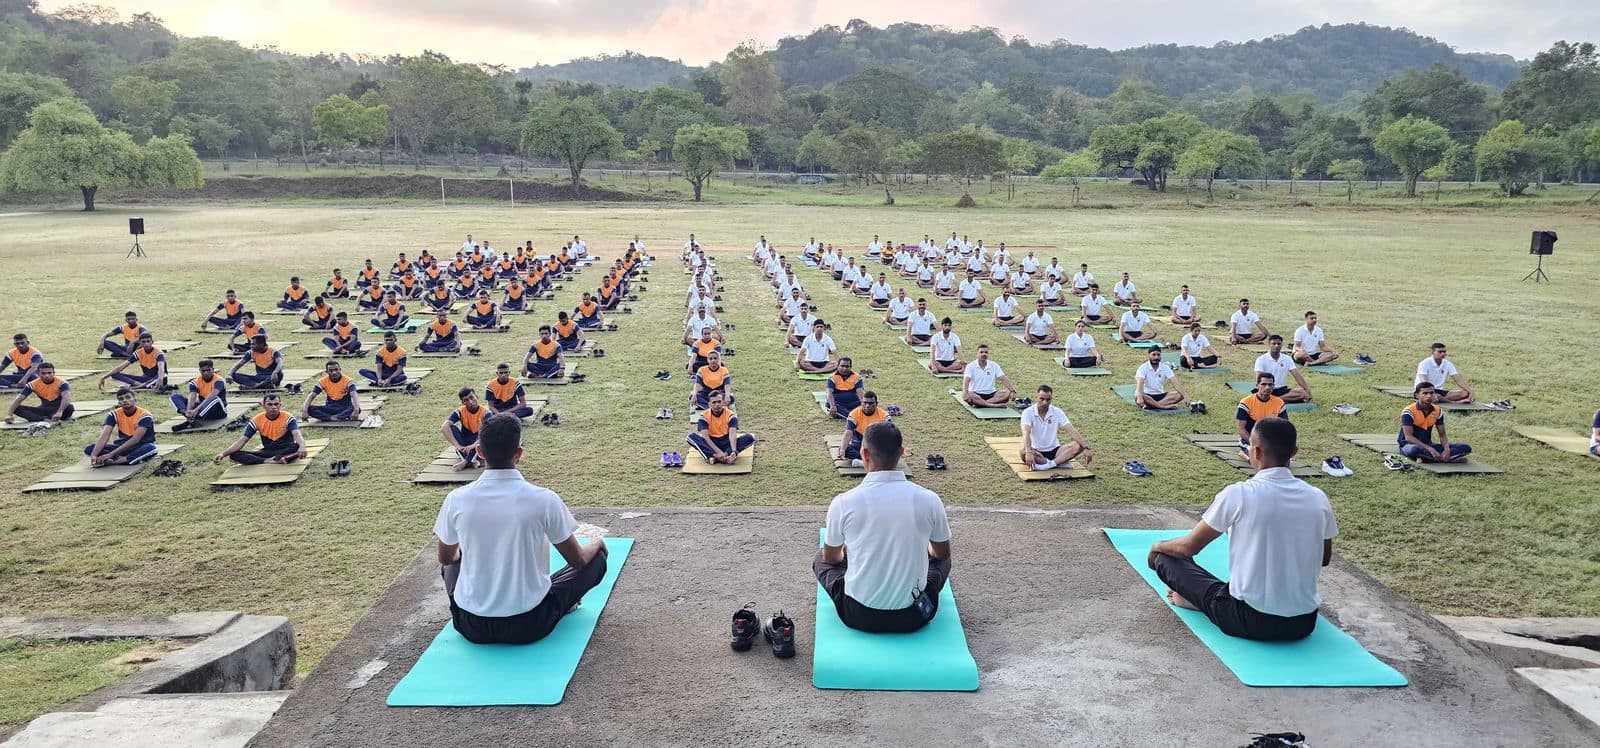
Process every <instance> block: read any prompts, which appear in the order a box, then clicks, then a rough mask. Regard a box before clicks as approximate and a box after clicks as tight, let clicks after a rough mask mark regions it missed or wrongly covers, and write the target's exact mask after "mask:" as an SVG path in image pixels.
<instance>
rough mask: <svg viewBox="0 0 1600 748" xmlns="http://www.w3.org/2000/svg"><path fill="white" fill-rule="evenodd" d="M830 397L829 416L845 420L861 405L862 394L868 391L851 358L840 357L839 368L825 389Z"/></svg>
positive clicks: (829, 378) (829, 379)
mask: <svg viewBox="0 0 1600 748" xmlns="http://www.w3.org/2000/svg"><path fill="white" fill-rule="evenodd" d="M825 389H826V390H827V396H828V415H830V416H833V417H834V418H844V417H845V416H847V415H849V414H850V411H852V410H855V408H856V406H858V405H860V404H861V393H863V392H865V391H866V384H865V383H864V382H863V381H862V376H861V374H860V373H859V372H856V371H855V370H854V363H853V362H852V361H851V360H850V357H849V356H841V357H839V368H838V369H836V370H835V371H834V372H833V376H830V377H828V384H827V386H826V387H825Z"/></svg>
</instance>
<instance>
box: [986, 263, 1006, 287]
mask: <svg viewBox="0 0 1600 748" xmlns="http://www.w3.org/2000/svg"><path fill="white" fill-rule="evenodd" d="M1010 281H1011V268H1010V267H1009V266H1007V265H1006V264H1005V263H1003V262H1001V261H999V260H995V261H994V262H991V263H989V285H991V286H1004V285H1007V284H1008V283H1010Z"/></svg>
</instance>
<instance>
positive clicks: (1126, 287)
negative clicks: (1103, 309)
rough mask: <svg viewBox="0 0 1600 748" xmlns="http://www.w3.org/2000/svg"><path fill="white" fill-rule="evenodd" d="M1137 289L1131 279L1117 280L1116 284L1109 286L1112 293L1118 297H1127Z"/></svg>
mask: <svg viewBox="0 0 1600 748" xmlns="http://www.w3.org/2000/svg"><path fill="white" fill-rule="evenodd" d="M1137 290H1138V289H1137V288H1135V287H1134V285H1133V282H1132V281H1117V285H1115V286H1112V287H1111V291H1112V293H1115V294H1116V295H1117V298H1119V299H1126V298H1129V297H1131V296H1133V293H1134V292H1135V291H1137Z"/></svg>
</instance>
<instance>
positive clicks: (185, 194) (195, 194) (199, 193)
mask: <svg viewBox="0 0 1600 748" xmlns="http://www.w3.org/2000/svg"><path fill="white" fill-rule="evenodd" d="M513 183H514V185H515V188H516V198H517V202H523V201H527V202H557V201H571V200H595V201H606V202H636V201H644V200H658V199H659V198H654V197H650V196H645V195H638V194H634V193H631V192H618V191H616V190H603V189H595V188H592V187H584V188H583V190H582V191H581V192H578V193H574V192H573V191H572V189H571V188H570V187H567V186H565V185H553V184H550V183H548V182H532V181H524V180H520V179H518V180H513ZM509 192H510V190H508V189H507V188H506V183H505V182H502V181H462V182H450V183H449V186H448V197H450V198H487V199H493V200H505V199H507V197H508V193H509ZM275 197H298V198H313V199H346V200H359V199H363V198H368V199H371V198H389V199H395V198H399V199H421V200H437V199H438V198H439V178H438V177H435V176H430V175H427V174H393V175H389V174H384V175H378V176H360V177H357V176H349V177H262V176H248V175H240V176H228V177H222V178H220V179H208V180H206V184H205V186H204V187H201V188H200V189H198V190H172V189H129V190H101V199H103V200H106V201H107V202H112V201H115V202H125V203H126V202H153V201H169V200H171V201H184V200H259V199H265V198H275Z"/></svg>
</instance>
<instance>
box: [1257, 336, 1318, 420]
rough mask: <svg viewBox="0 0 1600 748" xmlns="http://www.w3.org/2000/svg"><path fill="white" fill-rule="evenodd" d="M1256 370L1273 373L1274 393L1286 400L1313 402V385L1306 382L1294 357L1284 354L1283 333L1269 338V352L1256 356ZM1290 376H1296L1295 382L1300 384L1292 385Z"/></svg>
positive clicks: (1261, 372)
mask: <svg viewBox="0 0 1600 748" xmlns="http://www.w3.org/2000/svg"><path fill="white" fill-rule="evenodd" d="M1255 371H1256V373H1257V374H1271V375H1272V380H1273V390H1272V394H1274V395H1277V396H1278V397H1281V398H1283V401H1284V402H1286V403H1309V402H1311V385H1309V384H1306V377H1305V375H1304V374H1301V373H1300V369H1299V367H1297V366H1295V363H1294V359H1292V358H1290V357H1288V356H1286V355H1284V353H1283V336H1282V335H1273V336H1271V337H1269V338H1267V352H1266V353H1263V354H1261V355H1260V356H1257V357H1256V364H1255ZM1289 377H1294V381H1295V383H1296V384H1298V385H1300V386H1299V387H1290V386H1289Z"/></svg>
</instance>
